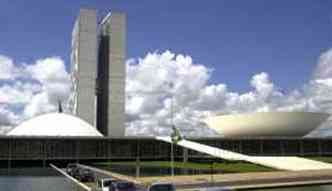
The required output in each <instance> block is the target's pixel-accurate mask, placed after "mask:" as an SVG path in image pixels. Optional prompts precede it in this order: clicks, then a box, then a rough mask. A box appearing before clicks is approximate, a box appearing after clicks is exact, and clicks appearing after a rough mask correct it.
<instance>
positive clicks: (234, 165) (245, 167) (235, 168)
mask: <svg viewBox="0 0 332 191" xmlns="http://www.w3.org/2000/svg"><path fill="white" fill-rule="evenodd" d="M112 164H113V165H126V166H135V165H136V162H109V163H95V164H94V165H96V166H104V168H105V167H106V168H107V166H110V165H112ZM139 164H140V166H141V167H156V168H170V167H171V163H170V162H169V161H141V162H140V163H139ZM212 165H213V169H216V170H222V171H223V172H225V173H236V172H266V171H275V169H272V168H268V167H264V166H260V165H256V164H251V163H246V162H217V163H208V162H174V167H175V168H191V169H212Z"/></svg>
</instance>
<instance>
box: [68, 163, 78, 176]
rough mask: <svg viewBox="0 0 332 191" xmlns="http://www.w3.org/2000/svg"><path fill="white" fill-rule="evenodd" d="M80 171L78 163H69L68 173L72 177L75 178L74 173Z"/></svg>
mask: <svg viewBox="0 0 332 191" xmlns="http://www.w3.org/2000/svg"><path fill="white" fill-rule="evenodd" d="M76 169H78V166H77V164H76V163H69V164H68V165H67V168H66V173H67V174H69V175H70V176H73V172H74V171H75V170H76Z"/></svg>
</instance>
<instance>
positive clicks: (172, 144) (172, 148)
mask: <svg viewBox="0 0 332 191" xmlns="http://www.w3.org/2000/svg"><path fill="white" fill-rule="evenodd" d="M170 87H171V88H172V87H173V84H172V83H170ZM173 98H174V95H173V93H171V125H172V129H173V128H175V126H174V119H173V117H174V116H173V113H174V110H173V109H174V108H173V107H174V106H173ZM171 142H172V143H171V173H172V177H173V176H174V143H173V138H172V141H171Z"/></svg>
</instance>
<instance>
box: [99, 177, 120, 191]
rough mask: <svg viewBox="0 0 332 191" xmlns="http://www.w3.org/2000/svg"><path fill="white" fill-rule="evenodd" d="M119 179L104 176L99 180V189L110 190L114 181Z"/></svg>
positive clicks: (100, 190)
mask: <svg viewBox="0 0 332 191" xmlns="http://www.w3.org/2000/svg"><path fill="white" fill-rule="evenodd" d="M115 181H118V180H117V179H115V178H102V179H99V180H97V190H98V191H109V189H110V187H111V186H112V183H113V182H115Z"/></svg>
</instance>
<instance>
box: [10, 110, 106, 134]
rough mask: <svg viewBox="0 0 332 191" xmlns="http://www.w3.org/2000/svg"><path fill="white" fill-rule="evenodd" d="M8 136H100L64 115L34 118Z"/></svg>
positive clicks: (83, 123) (85, 123) (92, 129)
mask: <svg viewBox="0 0 332 191" xmlns="http://www.w3.org/2000/svg"><path fill="white" fill-rule="evenodd" d="M7 135H10V136H98V137H100V136H102V134H101V133H99V132H98V131H97V130H96V129H95V128H94V127H92V126H91V125H90V124H88V123H87V122H85V121H83V120H82V119H80V118H78V117H76V116H72V115H68V114H64V113H49V114H44V115H40V116H37V117H34V118H32V119H30V120H27V121H25V122H23V123H21V124H20V125H19V126H17V127H16V128H14V129H13V130H11V131H9V132H8V133H7Z"/></svg>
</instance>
